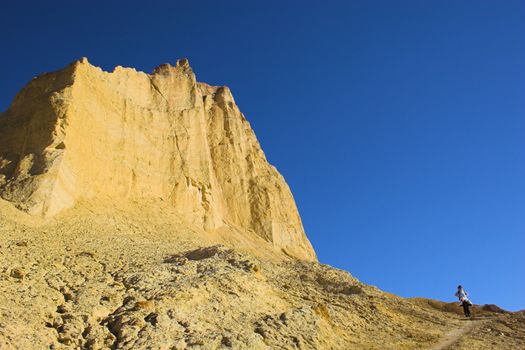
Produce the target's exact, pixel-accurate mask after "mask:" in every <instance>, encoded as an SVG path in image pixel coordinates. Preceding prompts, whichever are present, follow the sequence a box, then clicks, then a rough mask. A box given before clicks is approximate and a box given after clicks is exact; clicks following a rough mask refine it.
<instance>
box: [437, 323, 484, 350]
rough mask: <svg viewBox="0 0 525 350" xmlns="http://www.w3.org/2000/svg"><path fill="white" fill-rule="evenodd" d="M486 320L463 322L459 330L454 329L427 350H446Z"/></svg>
mask: <svg viewBox="0 0 525 350" xmlns="http://www.w3.org/2000/svg"><path fill="white" fill-rule="evenodd" d="M485 322H486V320H480V319H478V320H476V319H473V320H465V324H464V325H463V327H461V328H457V329H454V330H452V331H450V332H449V333H447V334H446V335H445V337H444V338H443V339H442V340H441V342H439V343H438V344H436V345H434V347H432V348H430V349H429V350H447V349H448V348H449V347H450V346H452V345H453V344H455V343H456V342H457V341H458V340H460V339H461V338H462V337H463V336H464V335H465V334H467V333H470V332H471V331H472V330H473V329H474V328H477V327H479V326H480V325H481V324H483V323H485Z"/></svg>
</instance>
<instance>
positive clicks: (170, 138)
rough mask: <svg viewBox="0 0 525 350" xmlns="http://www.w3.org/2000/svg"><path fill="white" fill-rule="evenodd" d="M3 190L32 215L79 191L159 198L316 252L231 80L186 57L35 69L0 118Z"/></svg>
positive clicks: (278, 244)
mask: <svg viewBox="0 0 525 350" xmlns="http://www.w3.org/2000/svg"><path fill="white" fill-rule="evenodd" d="M0 197H2V198H4V199H6V200H8V201H10V202H12V203H13V204H14V205H15V206H16V207H17V208H19V209H21V210H24V211H26V212H29V213H31V214H34V215H41V216H53V215H55V214H57V213H59V212H61V211H62V210H64V209H66V208H70V207H73V206H75V204H76V203H78V202H79V201H83V200H96V199H97V198H107V197H110V198H114V199H122V198H123V199H141V198H159V199H162V200H164V201H168V202H170V203H171V205H173V207H175V208H176V209H177V210H178V212H179V213H180V215H181V217H183V218H184V220H185V221H186V222H188V223H190V224H192V225H196V226H198V227H201V228H203V229H206V230H210V231H213V230H221V229H224V228H226V227H227V228H230V229H235V230H239V231H243V232H245V233H246V236H247V237H248V238H249V237H258V238H263V239H264V240H266V241H267V242H269V243H271V244H272V245H273V246H274V247H275V249H277V250H280V251H283V252H284V253H285V254H288V255H291V256H295V257H299V258H301V259H307V260H315V253H314V251H313V249H312V247H311V245H310V243H309V242H308V239H307V238H306V236H305V234H304V230H303V226H302V223H301V218H300V216H299V213H298V211H297V207H296V205H295V202H294V199H293V197H292V194H291V192H290V190H289V188H288V185H287V184H286V182H285V181H284V179H283V177H282V176H281V175H280V174H279V172H278V171H277V170H276V169H275V168H274V167H273V166H272V165H270V164H269V163H268V162H267V160H266V157H265V155H264V153H263V151H262V150H261V147H260V145H259V143H258V141H257V138H256V137H255V134H254V132H253V130H252V129H251V127H250V125H249V123H248V122H247V120H246V119H245V117H244V116H243V114H242V113H241V112H240V110H239V108H238V107H237V105H236V104H235V101H234V99H233V96H232V94H231V92H230V89H228V88H227V87H215V86H210V85H208V84H205V83H198V82H197V80H196V78H195V75H194V73H193V71H192V69H191V67H190V65H189V62H188V60H187V59H180V60H178V61H177V63H176V66H175V67H173V66H171V65H169V64H163V65H161V66H159V67H157V68H156V69H155V70H154V72H153V74H151V75H148V74H146V73H143V72H140V71H136V70H135V69H133V68H123V67H120V66H117V67H115V69H114V70H113V72H111V73H110V72H105V71H103V70H102V69H100V68H98V67H95V66H93V65H91V64H90V63H89V62H88V60H87V59H86V58H82V59H80V60H78V61H76V62H74V63H73V64H72V65H69V66H68V67H66V68H64V69H62V70H59V71H57V72H53V73H46V74H43V75H41V76H39V77H37V78H35V79H33V80H32V81H31V82H29V83H28V84H27V86H26V87H24V88H23V89H22V91H21V92H20V93H19V94H18V95H17V96H16V97H15V99H14V101H13V103H12V105H11V106H10V108H9V109H8V110H7V112H6V113H4V115H3V117H2V118H1V119H0Z"/></svg>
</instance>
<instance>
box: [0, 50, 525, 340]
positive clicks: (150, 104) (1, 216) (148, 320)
mask: <svg viewBox="0 0 525 350" xmlns="http://www.w3.org/2000/svg"><path fill="white" fill-rule="evenodd" d="M0 196H1V197H2V198H3V199H0V349H2V350H3V349H92V350H94V349H166V350H175V349H518V348H525V322H524V321H525V315H524V314H523V313H508V312H505V311H503V310H500V309H498V308H497V307H495V306H486V307H476V308H475V309H474V318H473V319H472V320H466V319H464V318H463V317H462V316H461V313H460V310H459V307H458V306H457V305H456V304H455V303H452V304H447V303H443V302H439V301H434V300H429V299H422V298H417V299H404V298H400V297H398V296H395V295H393V294H390V293H386V292H383V291H381V290H379V289H378V288H376V287H373V286H369V285H366V284H363V283H361V282H360V281H359V280H357V279H356V278H354V277H353V276H352V275H351V274H350V273H348V272H346V271H342V270H338V269H335V268H333V267H330V266H327V265H323V264H321V263H319V262H318V261H317V259H316V256H315V252H314V250H313V248H312V247H311V245H310V243H309V241H308V239H307V237H306V235H305V233H304V230H303V227H302V224H301V219H300V216H299V213H298V211H297V208H296V206H295V202H294V200H293V197H292V194H291V192H290V190H289V188H288V186H287V185H286V182H285V181H284V179H283V178H282V176H281V175H280V174H279V173H278V172H277V170H276V169H275V168H274V167H273V166H271V165H270V164H269V163H268V162H267V160H266V158H265V156H264V153H263V152H262V150H261V149H260V146H259V144H258V142H257V140H256V138H255V134H254V133H253V131H252V130H251V128H250V127H249V124H248V122H247V121H246V118H245V117H244V116H243V115H242V114H241V112H240V111H239V110H238V108H237V107H236V105H235V104H234V101H233V97H232V95H231V93H230V92H229V90H228V89H227V88H225V87H211V86H208V85H206V84H203V83H197V81H196V79H195V76H194V74H193V72H192V71H191V68H190V67H189V64H188V62H187V61H186V60H180V61H179V62H178V64H177V65H176V66H175V67H172V66H169V65H163V66H160V67H159V68H158V69H156V70H155V72H154V73H152V74H151V75H148V74H145V73H142V72H137V71H135V70H134V69H129V68H121V67H120V68H116V69H115V71H114V72H112V73H108V72H103V71H102V70H100V69H99V68H96V67H94V66H92V65H90V64H89V63H88V62H87V60H81V61H77V62H75V63H73V64H72V65H70V66H68V67H66V68H65V69H63V70H61V71H58V72H54V73H46V74H44V75H41V76H39V77H37V78H35V79H34V80H33V81H32V82H30V83H29V84H28V85H27V86H26V87H25V88H24V89H23V90H22V91H21V92H20V93H19V94H18V95H17V97H16V98H15V100H14V102H13V104H12V106H11V107H10V108H9V110H8V111H6V112H5V113H4V114H3V115H2V116H1V117H0ZM385 263H387V262H385Z"/></svg>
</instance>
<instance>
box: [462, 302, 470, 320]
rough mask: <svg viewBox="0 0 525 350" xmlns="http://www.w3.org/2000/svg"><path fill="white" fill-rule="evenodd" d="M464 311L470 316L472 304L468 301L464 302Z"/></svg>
mask: <svg viewBox="0 0 525 350" xmlns="http://www.w3.org/2000/svg"><path fill="white" fill-rule="evenodd" d="M463 312H464V313H465V317H470V304H469V303H468V302H463Z"/></svg>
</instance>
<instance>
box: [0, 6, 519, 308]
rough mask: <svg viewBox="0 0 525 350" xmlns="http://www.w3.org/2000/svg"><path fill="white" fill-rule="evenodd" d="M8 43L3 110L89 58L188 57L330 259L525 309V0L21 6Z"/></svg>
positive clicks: (393, 281) (369, 277) (117, 61)
mask: <svg viewBox="0 0 525 350" xmlns="http://www.w3.org/2000/svg"><path fill="white" fill-rule="evenodd" d="M193 3H194V4H193ZM248 3H249V4H248ZM321 3H322V4H321ZM197 4H198V5H197ZM0 45H1V47H2V53H1V54H0V76H1V84H0V110H5V109H6V108H7V106H8V104H9V103H10V101H11V99H12V98H13V96H14V95H15V93H16V92H17V91H18V90H19V89H20V88H22V86H23V85H24V84H25V83H26V82H28V81H29V80H30V79H31V78H32V77H33V76H35V75H37V74H39V73H41V72H44V71H52V70H56V69H59V68H61V67H63V66H65V65H66V64H68V63H70V62H71V61H73V60H75V59H77V58H79V57H81V56H87V57H88V58H89V60H90V61H91V62H92V63H93V64H95V65H98V66H101V67H102V68H104V69H106V70H111V69H112V68H113V67H114V66H115V65H124V66H132V67H135V68H137V69H140V70H144V71H147V72H150V71H151V70H152V69H153V68H154V67H155V66H157V65H159V64H161V63H164V62H172V63H174V62H175V61H176V59H177V58H179V57H188V58H189V59H190V63H191V64H192V66H193V69H194V71H195V72H196V74H197V78H198V79H199V80H200V81H206V82H208V83H211V84H217V85H228V86H230V88H231V89H232V91H233V93H234V96H235V98H236V101H237V103H238V104H239V106H240V108H241V110H242V111H243V112H244V113H245V114H246V116H247V118H248V120H249V121H250V122H251V124H252V126H253V128H254V129H255V132H256V133H257V135H258V137H259V140H260V142H261V144H262V146H263V149H264V150H265V152H266V154H267V157H268V159H269V160H270V162H272V163H273V164H274V165H276V166H277V168H278V169H279V170H280V171H281V172H282V173H283V175H284V176H285V178H286V179H287V181H288V183H289V184H290V186H291V188H292V191H293V193H294V195H295V199H296V201H297V204H298V206H299V209H300V212H301V215H302V218H303V222H304V225H305V228H306V231H307V234H308V236H309V238H310V240H311V241H312V243H313V245H314V246H315V248H316V251H317V254H318V255H319V259H320V261H321V262H323V263H327V264H330V265H333V266H336V267H339V268H343V269H346V270H348V271H350V272H351V273H352V274H354V275H355V276H356V277H358V278H359V279H361V280H362V281H364V282H366V283H370V284H373V285H377V286H378V287H380V288H382V289H384V290H386V291H389V292H393V293H396V294H399V295H401V296H406V297H410V296H425V297H429V298H435V299H441V300H447V301H451V300H453V299H454V298H453V296H452V295H453V293H454V291H455V287H456V285H457V284H458V283H461V284H463V285H464V286H465V287H466V289H467V291H469V292H470V293H471V295H472V299H473V301H474V302H476V303H496V304H498V305H500V306H502V307H504V308H507V309H510V310H517V309H524V308H525V297H524V296H525V2H524V1H521V0H520V1H507V0H506V1H483V0H475V1H443V0H440V1H341V2H335V1H323V2H321V1H306V2H305V1H301V2H299V1H249V2H247V1H239V2H233V1H232V2H229V1H197V2H192V1H180V2H178V1H165V2H160V1H148V2H133V1H125V2H124V1H122V2H113V1H100V2H97V1H89V2H79V1H45V2H44V1H23V2H22V1H20V2H15V1H9V2H5V3H3V4H2V6H1V9H0Z"/></svg>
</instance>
